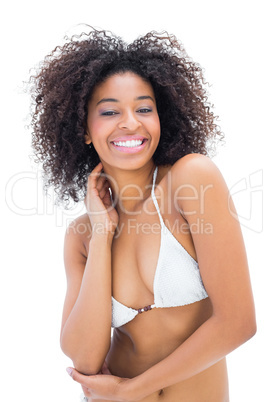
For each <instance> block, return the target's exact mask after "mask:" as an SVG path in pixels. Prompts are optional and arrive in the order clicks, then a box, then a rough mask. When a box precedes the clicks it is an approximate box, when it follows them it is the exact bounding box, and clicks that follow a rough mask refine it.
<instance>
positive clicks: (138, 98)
mask: <svg viewBox="0 0 268 402" xmlns="http://www.w3.org/2000/svg"><path fill="white" fill-rule="evenodd" d="M144 99H151V100H152V101H153V102H154V99H153V98H152V97H151V96H149V95H143V96H138V97H137V98H135V100H144ZM105 102H119V100H118V99H115V98H103V99H101V100H100V101H99V102H98V103H97V105H99V104H100V103H105Z"/></svg>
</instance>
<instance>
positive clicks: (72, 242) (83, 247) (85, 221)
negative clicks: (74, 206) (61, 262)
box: [64, 214, 91, 260]
mask: <svg viewBox="0 0 268 402" xmlns="http://www.w3.org/2000/svg"><path fill="white" fill-rule="evenodd" d="M90 238H91V225H90V220H89V218H88V215H87V214H83V215H81V216H79V217H77V218H76V219H74V220H73V221H72V222H71V223H70V224H69V225H68V227H67V229H66V232H65V240H64V256H65V260H66V259H68V260H69V259H70V258H78V257H81V259H83V257H84V258H86V257H87V250H88V243H89V241H90Z"/></svg>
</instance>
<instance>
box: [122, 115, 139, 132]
mask: <svg viewBox="0 0 268 402" xmlns="http://www.w3.org/2000/svg"><path fill="white" fill-rule="evenodd" d="M140 126H141V122H140V121H139V119H138V118H137V116H136V115H135V114H134V113H132V112H126V113H124V114H123V115H122V118H121V119H120V121H119V123H118V127H119V128H120V129H123V130H124V129H125V130H130V131H136V130H137V129H138V128H139V127H140Z"/></svg>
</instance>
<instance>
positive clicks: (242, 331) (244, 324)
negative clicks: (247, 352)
mask: <svg viewBox="0 0 268 402" xmlns="http://www.w3.org/2000/svg"><path fill="white" fill-rule="evenodd" d="M256 332H257V323H256V318H255V315H253V316H252V317H249V316H245V317H241V319H240V321H239V322H237V325H234V326H233V335H234V338H235V343H237V346H239V345H242V344H243V343H245V342H247V341H248V340H250V339H251V338H252V337H253V336H254V335H255V334H256Z"/></svg>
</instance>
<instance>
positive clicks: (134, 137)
mask: <svg viewBox="0 0 268 402" xmlns="http://www.w3.org/2000/svg"><path fill="white" fill-rule="evenodd" d="M146 139H147V138H146V137H143V136H142V135H135V134H133V135H124V136H122V137H116V138H114V139H113V140H112V141H111V142H119V141H131V140H137V141H139V140H140V141H143V140H146Z"/></svg>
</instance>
